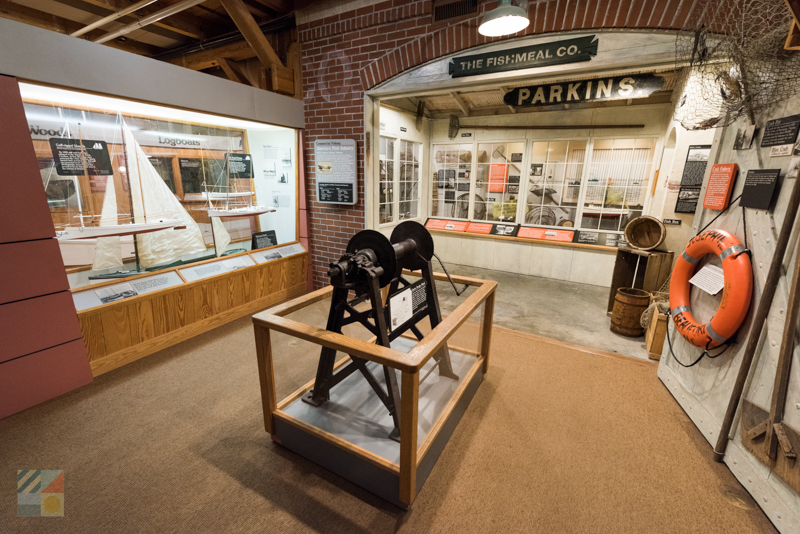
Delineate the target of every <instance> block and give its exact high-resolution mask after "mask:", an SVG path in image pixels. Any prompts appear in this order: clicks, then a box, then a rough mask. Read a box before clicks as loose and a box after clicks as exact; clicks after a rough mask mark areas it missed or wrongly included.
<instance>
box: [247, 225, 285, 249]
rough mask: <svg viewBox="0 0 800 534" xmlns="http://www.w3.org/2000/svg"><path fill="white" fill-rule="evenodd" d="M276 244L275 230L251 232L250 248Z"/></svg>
mask: <svg viewBox="0 0 800 534" xmlns="http://www.w3.org/2000/svg"><path fill="white" fill-rule="evenodd" d="M277 244H278V237H277V236H276V235H275V230H267V231H266V232H253V242H252V243H251V244H250V250H257V249H259V248H267V247H272V246H275V245H277Z"/></svg>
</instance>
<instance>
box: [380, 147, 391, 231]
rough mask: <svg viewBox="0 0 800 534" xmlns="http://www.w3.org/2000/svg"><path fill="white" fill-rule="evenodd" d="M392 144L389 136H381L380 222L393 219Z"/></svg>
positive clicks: (387, 221)
mask: <svg viewBox="0 0 800 534" xmlns="http://www.w3.org/2000/svg"><path fill="white" fill-rule="evenodd" d="M394 144H395V140H394V139H392V138H391V137H381V142H380V155H379V157H380V179H379V186H378V188H379V200H378V206H379V210H380V223H381V224H384V223H390V222H392V221H393V220H394V218H393V213H394V211H393V208H394Z"/></svg>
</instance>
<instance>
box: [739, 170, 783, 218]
mask: <svg viewBox="0 0 800 534" xmlns="http://www.w3.org/2000/svg"><path fill="white" fill-rule="evenodd" d="M780 174H781V170H780V169H750V170H749V171H747V176H746V177H745V179H744V188H743V189H742V199H741V200H740V201H739V205H740V206H742V207H744V208H753V209H756V210H767V209H769V206H770V204H771V203H772V196H773V195H774V194H775V185H776V184H777V183H778V176H780Z"/></svg>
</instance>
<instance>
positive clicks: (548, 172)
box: [523, 139, 587, 227]
mask: <svg viewBox="0 0 800 534" xmlns="http://www.w3.org/2000/svg"><path fill="white" fill-rule="evenodd" d="M586 145H587V141H586V140H581V139H577V140H569V141H550V142H548V141H536V142H534V143H533V147H532V149H531V157H530V160H529V169H527V170H528V173H527V174H528V180H527V191H526V205H525V219H524V221H523V223H524V224H533V225H537V226H562V227H574V226H575V219H576V214H577V205H578V198H579V197H580V188H581V177H582V176H583V166H584V161H585V159H586Z"/></svg>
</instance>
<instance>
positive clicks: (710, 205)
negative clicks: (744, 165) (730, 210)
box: [703, 163, 739, 210]
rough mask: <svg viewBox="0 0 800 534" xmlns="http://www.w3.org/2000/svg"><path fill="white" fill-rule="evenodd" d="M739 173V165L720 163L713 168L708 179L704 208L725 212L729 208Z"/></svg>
mask: <svg viewBox="0 0 800 534" xmlns="http://www.w3.org/2000/svg"><path fill="white" fill-rule="evenodd" d="M738 171H739V165H738V164H737V163H718V164H716V165H714V166H713V167H711V174H710V175H709V177H708V185H707V186H706V196H705V198H703V207H704V208H707V209H711V210H724V209H725V208H727V207H728V203H730V200H731V191H733V180H734V178H735V177H736V173H737V172H738Z"/></svg>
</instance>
